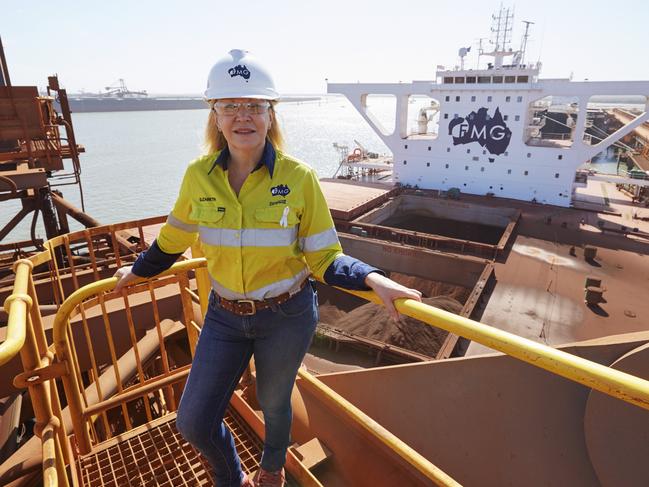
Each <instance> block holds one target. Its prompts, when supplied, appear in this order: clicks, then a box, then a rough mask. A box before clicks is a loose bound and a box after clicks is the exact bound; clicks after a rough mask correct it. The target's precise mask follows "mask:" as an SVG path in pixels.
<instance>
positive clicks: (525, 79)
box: [516, 75, 530, 83]
mask: <svg viewBox="0 0 649 487" xmlns="http://www.w3.org/2000/svg"><path fill="white" fill-rule="evenodd" d="M529 79H530V77H529V76H527V75H526V76H519V77H518V78H517V79H516V81H517V82H518V83H527V82H528V80H529Z"/></svg>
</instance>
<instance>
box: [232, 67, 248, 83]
mask: <svg viewBox="0 0 649 487" xmlns="http://www.w3.org/2000/svg"><path fill="white" fill-rule="evenodd" d="M228 74H229V75H230V77H231V78H234V77H235V76H241V77H242V78H243V79H245V80H246V81H247V80H248V79H249V78H250V70H249V69H248V68H246V65H245V64H237V65H236V66H235V67H233V68H230V69H228Z"/></svg>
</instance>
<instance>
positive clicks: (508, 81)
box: [505, 76, 516, 83]
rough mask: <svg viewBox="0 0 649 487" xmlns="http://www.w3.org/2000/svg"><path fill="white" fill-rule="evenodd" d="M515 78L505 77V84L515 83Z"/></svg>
mask: <svg viewBox="0 0 649 487" xmlns="http://www.w3.org/2000/svg"><path fill="white" fill-rule="evenodd" d="M515 82H516V76H505V83H515Z"/></svg>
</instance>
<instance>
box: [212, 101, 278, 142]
mask: <svg viewBox="0 0 649 487" xmlns="http://www.w3.org/2000/svg"><path fill="white" fill-rule="evenodd" d="M207 103H209V105H210V114H209V115H208V116H207V125H206V126H205V141H204V143H203V146H204V148H205V151H206V152H207V154H214V153H215V152H219V151H222V150H223V149H225V148H226V147H227V146H228V141H227V140H225V136H224V135H223V132H221V131H220V130H219V129H218V127H217V125H216V113H214V103H216V100H207ZM276 104H277V102H276V101H274V100H272V101H271V102H270V108H269V109H268V111H269V112H270V113H271V117H272V118H271V120H272V123H271V124H270V129H268V133H267V134H266V138H267V139H268V140H269V141H270V143H271V144H272V145H273V148H274V149H275V150H280V151H281V150H284V137H283V136H282V130H281V128H280V126H279V121H278V120H277V115H276V114H275V105H276Z"/></svg>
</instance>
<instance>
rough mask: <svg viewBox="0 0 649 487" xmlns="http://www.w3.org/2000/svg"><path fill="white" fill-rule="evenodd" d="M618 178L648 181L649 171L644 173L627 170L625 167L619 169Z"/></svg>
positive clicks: (638, 170)
mask: <svg viewBox="0 0 649 487" xmlns="http://www.w3.org/2000/svg"><path fill="white" fill-rule="evenodd" d="M617 174H618V176H623V177H625V178H629V179H641V180H648V179H649V174H648V173H647V171H643V170H642V169H635V170H633V169H631V170H629V169H625V168H624V167H619V168H618V170H617Z"/></svg>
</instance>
